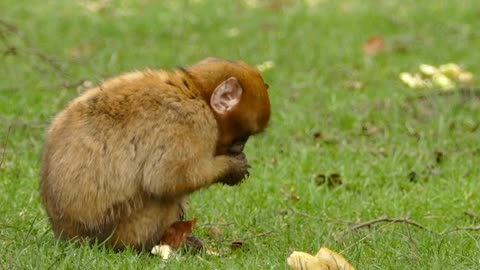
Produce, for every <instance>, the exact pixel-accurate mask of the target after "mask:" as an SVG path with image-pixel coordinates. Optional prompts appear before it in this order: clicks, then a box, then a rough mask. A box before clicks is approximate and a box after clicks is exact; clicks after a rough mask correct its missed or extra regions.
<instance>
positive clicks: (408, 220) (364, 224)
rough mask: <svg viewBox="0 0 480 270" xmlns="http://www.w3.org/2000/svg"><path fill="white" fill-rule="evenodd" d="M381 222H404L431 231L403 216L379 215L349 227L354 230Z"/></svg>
mask: <svg viewBox="0 0 480 270" xmlns="http://www.w3.org/2000/svg"><path fill="white" fill-rule="evenodd" d="M381 222H389V223H406V224H409V225H413V226H415V227H417V228H420V229H423V230H427V231H429V232H432V230H431V229H429V228H427V227H425V226H423V225H422V224H420V223H418V222H416V221H413V220H411V219H410V218H409V217H403V218H389V217H381V218H377V219H372V220H369V221H366V222H362V223H360V224H357V225H355V226H352V227H351V228H350V229H351V230H352V231H356V230H358V229H361V228H364V227H370V226H372V225H374V224H377V223H381Z"/></svg>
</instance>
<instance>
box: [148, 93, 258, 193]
mask: <svg viewBox="0 0 480 270" xmlns="http://www.w3.org/2000/svg"><path fill="white" fill-rule="evenodd" d="M183 105H184V106H183V107H182V111H180V113H181V112H184V113H183V114H182V115H181V117H174V118H168V119H163V122H164V123H167V124H165V125H163V128H161V129H158V130H155V128H154V129H153V130H149V131H148V134H150V136H151V137H150V138H151V139H152V140H151V142H152V144H151V145H150V146H149V147H148V148H149V152H150V154H149V156H148V157H147V158H146V159H145V163H144V166H143V179H142V185H143V188H144V190H145V191H147V192H149V193H152V194H155V195H156V196H160V197H164V198H169V197H178V196H183V195H186V194H189V193H192V192H194V191H196V190H198V189H201V188H205V187H208V186H210V185H212V184H214V183H217V182H223V183H228V184H234V183H238V182H240V181H241V180H242V179H243V178H245V176H246V175H247V174H248V167H249V166H248V163H247V160H246V158H245V157H244V156H243V155H239V156H229V155H218V156H215V148H216V144H217V140H218V134H217V125H216V120H215V119H214V117H213V115H212V114H211V113H209V111H207V110H206V108H205V105H203V104H202V103H196V102H194V101H190V102H189V103H188V105H189V106H188V107H187V104H186V102H185V103H184V104H183ZM187 109H190V110H192V111H195V113H186V112H187V111H185V110H187ZM177 112H178V111H177ZM154 138H155V139H154Z"/></svg>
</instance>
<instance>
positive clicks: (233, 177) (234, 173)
mask: <svg viewBox="0 0 480 270" xmlns="http://www.w3.org/2000/svg"><path fill="white" fill-rule="evenodd" d="M231 157H233V159H234V162H235V166H234V167H233V168H232V170H231V171H230V172H229V173H228V174H227V175H226V176H225V177H224V178H223V179H220V181H219V182H220V183H223V184H227V185H229V186H234V185H237V184H239V183H241V182H242V180H243V179H246V178H248V176H250V173H249V172H248V169H250V165H249V164H248V161H247V157H246V156H245V154H244V153H243V152H240V153H239V154H236V155H234V156H231Z"/></svg>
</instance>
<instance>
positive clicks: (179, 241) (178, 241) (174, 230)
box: [160, 218, 197, 249]
mask: <svg viewBox="0 0 480 270" xmlns="http://www.w3.org/2000/svg"><path fill="white" fill-rule="evenodd" d="M196 223H197V218H193V219H191V220H187V221H177V222H175V223H173V224H172V225H171V226H170V227H169V228H168V229H167V230H166V231H165V233H164V234H163V236H162V239H161V240H160V243H162V244H163V245H169V246H170V247H171V248H173V249H178V248H179V247H180V246H182V245H183V244H185V242H186V241H187V237H188V236H190V235H191V234H192V232H193V228H194V227H195V224H196Z"/></svg>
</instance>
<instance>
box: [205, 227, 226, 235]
mask: <svg viewBox="0 0 480 270" xmlns="http://www.w3.org/2000/svg"><path fill="white" fill-rule="evenodd" d="M208 234H210V235H211V236H222V235H223V230H222V229H220V228H218V227H215V226H213V227H210V228H208Z"/></svg>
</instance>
